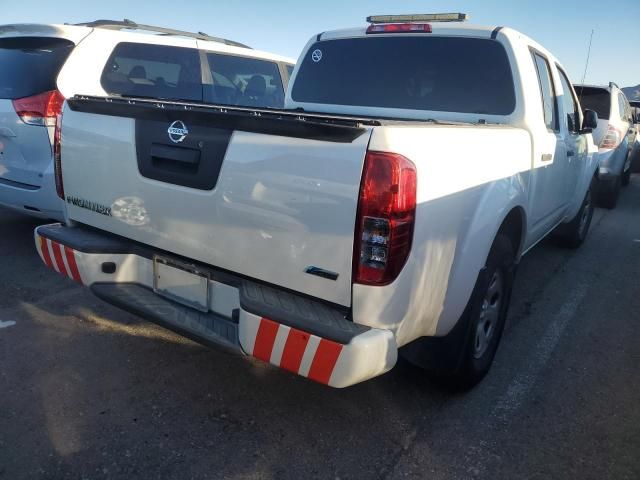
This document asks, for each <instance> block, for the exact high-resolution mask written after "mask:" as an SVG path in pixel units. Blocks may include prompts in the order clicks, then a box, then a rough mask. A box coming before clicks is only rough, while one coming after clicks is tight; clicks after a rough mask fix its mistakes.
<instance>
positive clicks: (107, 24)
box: [74, 18, 251, 48]
mask: <svg viewBox="0 0 640 480" xmlns="http://www.w3.org/2000/svg"><path fill="white" fill-rule="evenodd" d="M74 25H76V26H78V27H92V28H106V29H111V30H124V29H132V30H146V31H148V32H157V33H160V34H163V35H176V36H181V37H189V38H195V39H197V40H206V41H209V42H218V43H224V44H225V45H230V46H233V47H241V48H251V47H249V46H247V45H244V44H242V43H240V42H234V41H233V40H227V39H226V38H219V37H212V36H211V35H207V34H206V33H204V32H197V33H194V32H187V31H184V30H175V29H173V28H165V27H156V26H154V25H145V24H143V23H136V22H133V21H131V20H129V19H127V18H125V19H124V20H95V21H93V22H85V23H75V24H74Z"/></svg>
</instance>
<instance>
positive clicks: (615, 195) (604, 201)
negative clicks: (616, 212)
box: [598, 175, 622, 210]
mask: <svg viewBox="0 0 640 480" xmlns="http://www.w3.org/2000/svg"><path fill="white" fill-rule="evenodd" d="M621 188H622V175H618V176H617V177H616V178H615V180H614V182H613V185H612V186H610V187H609V188H606V189H603V190H601V191H600V193H599V195H598V203H599V204H600V206H601V207H604V208H608V209H609V210H612V209H614V208H616V205H617V204H618V199H619V198H620V189H621Z"/></svg>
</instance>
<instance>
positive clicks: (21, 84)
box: [0, 37, 74, 99]
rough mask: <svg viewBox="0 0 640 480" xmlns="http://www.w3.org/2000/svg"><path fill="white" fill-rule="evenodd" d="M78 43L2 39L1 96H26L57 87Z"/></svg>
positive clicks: (0, 45)
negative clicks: (70, 55) (61, 73)
mask: <svg viewBox="0 0 640 480" xmlns="http://www.w3.org/2000/svg"><path fill="white" fill-rule="evenodd" d="M73 47H74V44H73V42H70V41H69V40H65V39H63V38H48V37H17V38H2V39H0V98H8V99H15V98H23V97H30V96H32V95H36V94H38V93H42V92H47V91H49V90H55V89H56V79H57V77H58V73H59V72H60V68H62V64H63V63H64V62H65V61H66V60H67V57H68V56H69V54H70V53H71V50H73Z"/></svg>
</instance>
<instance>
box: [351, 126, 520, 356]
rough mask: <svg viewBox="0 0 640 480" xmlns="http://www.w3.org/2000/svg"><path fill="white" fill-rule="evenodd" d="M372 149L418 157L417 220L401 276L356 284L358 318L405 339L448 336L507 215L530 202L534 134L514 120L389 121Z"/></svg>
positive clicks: (373, 140) (375, 137) (376, 132)
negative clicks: (470, 122) (447, 123)
mask: <svg viewBox="0 0 640 480" xmlns="http://www.w3.org/2000/svg"><path fill="white" fill-rule="evenodd" d="M369 148H370V150H378V151H390V152H395V153H400V154H402V155H404V156H405V157H407V158H409V159H411V160H412V161H413V162H414V163H415V165H416V167H417V169H418V198H417V208H416V223H415V231H414V238H413V246H412V249H411V253H410V255H409V258H408V260H407V263H406V265H405V267H404V269H403V270H402V272H401V274H400V276H399V277H398V278H397V279H396V281H394V282H393V283H392V284H390V285H388V286H385V287H371V286H364V285H354V287H353V315H354V321H356V322H358V323H362V324H365V325H370V326H372V327H377V328H389V329H391V330H393V331H394V332H395V333H396V338H397V342H398V345H403V344H406V343H408V342H409V341H411V340H413V339H415V338H418V337H420V336H432V335H444V334H446V333H447V332H448V331H449V330H450V329H451V328H452V327H453V325H455V323H456V322H457V320H458V318H459V317H460V315H461V314H462V312H463V310H464V308H465V306H466V304H467V302H468V300H469V298H470V294H471V291H472V290H473V286H474V284H475V281H476V279H477V276H478V272H479V271H480V269H481V268H482V267H483V266H484V262H485V261H486V258H487V255H488V253H489V249H490V248H491V244H492V242H493V239H494V238H495V235H496V233H497V231H498V229H499V227H500V225H501V224H502V221H503V220H504V218H505V217H506V215H507V214H508V213H509V212H510V211H511V209H512V208H518V207H520V208H523V209H524V208H525V206H526V204H527V194H526V192H527V185H528V182H529V179H528V176H529V169H530V167H531V137H530V135H529V133H528V132H526V131H525V130H521V129H517V128H512V127H506V126H468V127H467V126H431V127H386V128H376V129H375V130H374V133H373V136H372V138H371V142H370V146H369ZM525 223H526V222H525Z"/></svg>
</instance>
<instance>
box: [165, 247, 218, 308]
mask: <svg viewBox="0 0 640 480" xmlns="http://www.w3.org/2000/svg"><path fill="white" fill-rule="evenodd" d="M209 278H210V275H209V273H208V272H204V271H202V270H200V269H199V268H198V267H196V266H195V265H191V264H188V263H185V262H182V261H180V260H176V259H173V258H168V257H162V256H159V255H154V256H153V291H154V292H155V293H157V294H158V295H161V296H163V297H165V298H168V299H169V300H173V301H174V302H178V303H181V304H182V305H186V306H187V307H191V308H195V309H196V310H200V311H201V312H207V311H209V295H210V292H209Z"/></svg>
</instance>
